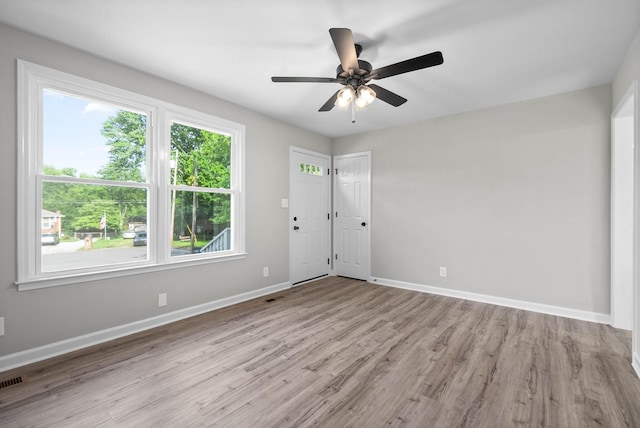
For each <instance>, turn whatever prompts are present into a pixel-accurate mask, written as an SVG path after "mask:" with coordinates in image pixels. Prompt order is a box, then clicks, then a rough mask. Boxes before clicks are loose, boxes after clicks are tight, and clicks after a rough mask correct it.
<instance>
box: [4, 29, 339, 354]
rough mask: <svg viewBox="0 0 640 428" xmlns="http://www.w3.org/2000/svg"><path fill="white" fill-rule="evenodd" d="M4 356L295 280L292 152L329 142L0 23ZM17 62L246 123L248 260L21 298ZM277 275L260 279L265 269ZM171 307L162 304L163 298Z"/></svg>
mask: <svg viewBox="0 0 640 428" xmlns="http://www.w3.org/2000/svg"><path fill="white" fill-rule="evenodd" d="M0 40H1V41H2V42H1V43H0V94H1V96H0V144H1V147H2V156H1V157H0V194H1V195H2V203H0V219H2V245H1V246H0V251H1V254H0V316H4V317H5V335H4V336H3V337H0V356H2V355H7V354H11V353H15V352H18V351H22V350H26V349H30V348H33V347H37V346H41V345H45V344H49V343H52V342H56V341H60V340H63V339H66V338H70V337H75V336H78V335H82V334H86V333H90V332H94V331H99V330H102V329H106V328H109V327H113V326H118V325H122V324H126V323H130V322H134V321H138V320H142V319H146V318H149V317H153V316H156V315H160V314H162V313H165V312H170V311H174V310H177V309H181V308H186V307H190V306H194V305H198V304H202V303H207V302H210V301H213V300H217V299H220V298H223V297H228V296H232V295H236V294H239V293H242V292H246V291H251V290H255V289H258V288H262V287H266V286H269V285H274V284H279V283H283V282H286V281H288V278H289V265H288V260H289V245H288V211H287V210H286V209H282V208H281V207H280V199H281V198H286V197H288V193H289V181H288V156H289V146H290V145H296V146H300V147H304V148H308V149H310V150H315V151H318V152H322V153H330V149H331V141H330V140H329V139H328V138H325V137H321V136H318V135H316V134H313V133H310V132H307V131H304V130H300V129H297V128H294V127H292V126H289V125H286V124H284V123H281V122H278V121H275V120H272V119H269V118H267V117H265V116H262V115H260V114H257V113H253V112H251V111H248V110H246V109H244V108H241V107H238V106H236V105H234V104H231V103H228V102H225V101H222V100H220V99H217V98H214V97H211V96H207V95H204V94H202V93H199V92H196V91H194V90H191V89H189V88H186V87H182V86H179V85H177V84H174V83H171V82H167V81H165V80H162V79H159V78H155V77H153V76H149V75H146V74H143V73H141V72H138V71H135V70H132V69H129V68H127V67H125V66H122V65H118V64H114V63H111V62H108V61H105V60H103V59H101V58H98V57H95V56H92V55H90V54H87V53H83V52H80V51H77V50H74V49H71V48H68V47H65V46H62V45H60V44H57V43H54V42H51V41H48V40H45V39H42V38H39V37H36V36H33V35H30V34H27V33H24V32H22V31H18V30H16V29H13V28H11V27H8V26H5V25H2V24H0ZM18 58H20V59H23V60H27V61H30V62H34V63H37V64H41V65H44V66H48V67H52V68H55V69H58V70H62V71H66V72H69V73H72V74H76V75H79V76H82V77H86V78H89V79H93V80H96V81H99V82H103V83H106V84H110V85H113V86H118V87H121V88H124V89H127V90H130V91H134V92H138V93H141V94H144V95H148V96H151V97H154V98H158V99H162V100H166V101H169V102H172V103H175V104H178V105H183V106H186V107H189V108H193V109H197V110H201V111H203V112H206V113H210V114H213V115H216V116H218V117H222V118H224V119H228V120H232V121H235V122H239V123H242V124H245V125H246V152H247V155H246V206H247V208H246V218H247V229H246V236H247V241H246V248H247V252H248V256H247V258H246V259H245V260H241V261H232V262H225V263H213V264H210V265H205V266H199V267H191V268H182V269H176V270H173V271H163V272H160V273H154V274H144V275H133V276H131V277H128V278H126V279H124V280H123V279H122V278H117V279H113V280H108V281H107V280H106V281H95V282H87V283H81V284H74V285H66V286H60V287H54V288H49V289H43V290H33V291H26V292H17V291H16V287H15V285H14V281H15V280H16V263H17V262H16V255H15V247H16V238H17V236H16V230H15V224H16V148H17V141H16V60H17V59H18ZM263 266H269V267H270V276H269V277H268V278H263V277H262V267H263ZM161 292H164V293H168V298H169V304H168V305H167V306H166V307H163V308H158V307H157V298H158V297H157V295H158V293H161Z"/></svg>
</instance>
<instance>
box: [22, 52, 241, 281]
mask: <svg viewBox="0 0 640 428" xmlns="http://www.w3.org/2000/svg"><path fill="white" fill-rule="evenodd" d="M45 88H47V89H52V90H58V91H61V92H64V93H68V94H70V95H72V96H79V97H85V98H90V99H94V100H96V101H100V102H104V103H107V104H112V105H115V106H119V107H122V108H124V109H130V110H132V111H135V112H139V113H142V114H145V115H147V149H146V150H147V151H146V153H147V167H146V175H147V177H146V178H147V180H146V182H145V183H123V182H118V181H116V182H113V181H107V180H88V179H82V180H81V179H75V178H73V177H49V176H47V180H52V181H59V180H60V181H64V182H75V181H78V182H81V183H82V184H100V185H105V184H107V185H116V186H122V185H125V186H132V187H138V188H145V189H147V224H148V231H149V239H148V245H147V251H148V252H147V260H145V261H140V262H129V263H123V264H119V265H115V266H113V265H111V266H97V267H91V268H82V269H74V270H66V271H57V272H42V271H41V268H40V261H41V245H40V237H39V230H40V229H39V227H40V226H41V215H42V214H41V208H42V207H41V206H40V205H41V199H42V198H41V196H42V195H41V189H42V185H41V181H42V168H43V162H42V153H43V151H42V144H43V142H42V129H41V125H42V114H43V112H42V96H41V94H42V91H43V90H44V89H45ZM17 95H18V99H17V101H18V159H17V161H18V162H17V164H18V165H17V166H18V177H17V178H18V180H17V182H18V189H17V190H18V205H17V214H18V216H17V219H18V220H17V234H18V236H17V258H18V278H17V281H16V284H17V286H18V290H28V289H34V288H44V287H51V286H58V285H63V284H71V283H78V282H85V281H90V280H97V279H105V278H112V277H118V276H124V275H130V274H134V273H143V272H152V271H157V270H164V269H173V268H176V267H184V266H185V265H187V266H188V265H200V264H204V263H211V262H220V261H227V260H236V259H240V258H244V257H245V214H244V212H245V196H244V195H245V191H244V184H245V183H244V164H245V161H244V158H245V153H244V145H245V143H244V141H245V127H244V125H242V124H238V123H235V122H231V121H228V120H225V119H221V118H218V117H215V116H212V115H209V114H206V113H203V112H199V111H196V110H191V109H187V108H185V107H181V106H176V105H173V104H171V103H168V102H165V101H161V100H157V99H154V98H150V97H146V96H143V95H140V94H136V93H134V92H130V91H127V90H124V89H120V88H116V87H113V86H109V85H105V84H102V83H98V82H95V81H92V80H89V79H85V78H82V77H78V76H75V75H72V74H68V73H64V72H61V71H58V70H53V69H51V68H48V67H44V66H41V65H37V64H33V63H30V62H26V61H22V60H18V94H17ZM172 121H176V122H180V123H184V124H187V125H192V126H195V127H199V128H202V129H206V130H210V131H213V132H219V133H224V134H225V135H230V136H231V174H232V176H231V186H230V187H231V188H230V189H225V190H224V192H225V193H227V192H228V193H229V194H231V199H232V202H231V225H232V227H231V231H232V238H231V239H232V243H231V250H228V251H221V252H215V253H204V254H193V255H186V256H180V257H171V244H170V237H169V230H170V227H169V221H170V199H169V193H170V192H169V187H170V183H169V171H170V155H169V150H170V143H171V142H170V138H171V133H170V126H171V123H172ZM180 190H187V189H180ZM188 190H193V188H189V189H188ZM196 190H197V189H196Z"/></svg>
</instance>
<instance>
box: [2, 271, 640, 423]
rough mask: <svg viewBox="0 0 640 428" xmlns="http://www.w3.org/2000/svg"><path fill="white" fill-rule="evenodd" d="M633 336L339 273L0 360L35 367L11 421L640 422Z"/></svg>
mask: <svg viewBox="0 0 640 428" xmlns="http://www.w3.org/2000/svg"><path fill="white" fill-rule="evenodd" d="M274 297H275V298H276V299H275V300H274V301H273V302H266V301H265V300H266V299H267V298H274ZM630 345H631V338H630V335H629V334H628V332H623V331H620V330H615V329H613V328H611V327H609V326H606V325H599V324H594V323H588V322H581V321H575V320H570V319H566V318H560V317H555V316H550V315H542V314H537V313H533V312H526V311H522V310H516V309H510V308H504V307H499V306H493V305H488V304H482V303H475V302H470V301H465V300H458V299H453V298H447V297H441V296H434V295H429V294H422V293H418V292H412V291H405V290H398V289H393V288H388V287H383V286H378V285H372V284H367V283H364V282H360V281H354V280H349V279H344V278H327V279H323V280H320V281H316V282H313V283H310V284H307V285H304V286H301V287H298V288H295V289H291V290H287V291H284V292H281V293H279V294H277V295H272V296H269V297H265V298H261V299H257V300H253V301H251V302H246V303H242V304H239V305H236V306H233V307H229V308H225V309H222V310H218V311H215V312H212V313H209V314H205V315H201V316H198V317H193V318H190V319H188V320H184V321H181V322H177V323H174V324H171V325H168V326H165V327H161V328H156V329H154V330H150V331H147V332H143V333H140V334H136V335H133V336H129V337H127V338H123V339H119V340H116V341H113V342H110V343H108V344H103V345H99V346H96V347H94V348H91V349H87V350H82V351H78V352H75V353H72V354H68V355H66V356H63V357H58V358H55V359H52V360H49V361H46V362H42V363H37V364H33V365H31V366H28V367H23V368H21V369H19V370H14V371H12V372H5V373H1V374H0V380H4V379H7V378H10V377H13V376H15V375H23V376H24V379H25V381H24V382H23V383H21V384H19V385H15V386H11V387H8V388H3V389H0V426H2V427H21V426H34V427H76V426H77V427H163V426H164V427H191V426H220V427H252V428H254V427H309V426H320V427H383V426H385V427H386V426H391V427H400V426H406V427H459V426H469V427H513V426H523V427H543V426H544V427H592V426H594V427H595V426H597V427H602V426H604V427H625V426H628V427H640V380H638V378H637V377H636V376H635V373H634V372H633V370H632V368H631V366H630V353H631V352H630Z"/></svg>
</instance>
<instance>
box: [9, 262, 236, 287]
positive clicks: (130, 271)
mask: <svg viewBox="0 0 640 428" xmlns="http://www.w3.org/2000/svg"><path fill="white" fill-rule="evenodd" d="M246 256H247V253H234V254H230V255H225V256H219V257H209V258H202V259H189V260H175V261H173V260H172V261H171V262H169V263H165V264H153V265H144V266H135V267H122V268H118V269H113V268H108V267H106V266H105V268H104V269H105V270H103V271H96V272H92V273H82V274H75V275H65V276H56V277H49V278H38V279H32V280H28V281H17V282H16V283H15V284H16V286H17V287H18V291H29V290H37V289H40V288H49V287H58V286H61V285H70V284H78V283H82V282H89V281H99V280H104V279H111V278H120V277H124V276H131V275H140V274H145V273H152V272H161V271H165V270H173V269H182V268H186V267H191V266H201V265H206V264H210V263H220V262H227V261H233V260H242V259H245V258H246ZM106 269H109V270H106Z"/></svg>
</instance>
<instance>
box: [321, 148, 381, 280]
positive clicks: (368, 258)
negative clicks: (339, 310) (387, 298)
mask: <svg viewBox="0 0 640 428" xmlns="http://www.w3.org/2000/svg"><path fill="white" fill-rule="evenodd" d="M358 156H366V157H367V175H368V177H367V179H368V182H369V189H368V191H367V197H368V198H367V199H368V202H369V203H368V205H367V207H366V208H365V211H366V214H365V218H366V222H367V226H366V228H365V229H364V230H365V233H366V234H367V245H366V246H365V247H363V250H364V251H365V252H366V254H365V255H364V258H365V259H366V261H367V266H366V269H365V271H366V273H365V280H366V281H367V282H369V281H371V228H372V225H373V222H372V221H371V195H372V187H373V186H372V185H371V176H372V174H371V151H365V152H358V153H348V154H344V155H334V156H333V166H332V172H333V173H334V174H333V177H334V179H333V186H332V187H333V200H334V203H333V210H332V215H331V218H332V228H333V245H332V249H333V251H332V254H334V255H335V254H336V243H337V242H338V236H337V234H338V232H339V231H338V230H337V229H336V227H335V221H336V216H335V211H336V206H337V201H336V197H337V195H338V190H337V185H338V175H337V174H336V166H337V159H345V158H351V157H358ZM331 260H332V265H333V270H332V275H340V272H339V271H338V269H337V267H336V264H335V263H336V259H335V256H334V257H332V259H331Z"/></svg>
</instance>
